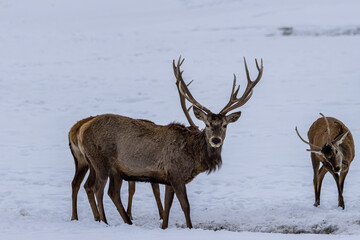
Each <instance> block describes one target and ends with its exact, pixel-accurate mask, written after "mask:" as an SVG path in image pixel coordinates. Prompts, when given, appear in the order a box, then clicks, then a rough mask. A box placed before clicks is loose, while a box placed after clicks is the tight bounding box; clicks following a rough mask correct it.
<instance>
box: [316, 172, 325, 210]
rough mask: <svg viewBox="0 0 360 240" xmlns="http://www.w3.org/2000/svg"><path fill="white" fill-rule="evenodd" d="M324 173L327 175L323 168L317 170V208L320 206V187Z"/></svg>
mask: <svg viewBox="0 0 360 240" xmlns="http://www.w3.org/2000/svg"><path fill="white" fill-rule="evenodd" d="M326 173H327V170H326V168H325V167H324V166H321V168H320V170H319V175H318V181H317V197H318V200H317V203H318V205H317V206H319V205H320V193H321V185H322V181H323V179H324V176H325V174H326ZM314 206H315V205H314ZM317 206H316V207H317Z"/></svg>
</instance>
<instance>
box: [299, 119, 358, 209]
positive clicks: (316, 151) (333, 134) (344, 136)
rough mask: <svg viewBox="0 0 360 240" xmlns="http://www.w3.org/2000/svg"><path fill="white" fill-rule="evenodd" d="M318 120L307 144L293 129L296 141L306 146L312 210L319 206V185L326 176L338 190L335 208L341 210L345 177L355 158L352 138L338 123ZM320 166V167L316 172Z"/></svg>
mask: <svg viewBox="0 0 360 240" xmlns="http://www.w3.org/2000/svg"><path fill="white" fill-rule="evenodd" d="M320 115H321V116H322V117H321V118H319V119H318V120H316V121H315V122H314V123H313V124H312V125H311V127H310V129H309V132H308V138H309V142H307V141H305V140H304V139H303V138H302V137H301V136H300V134H299V132H298V130H297V128H295V130H296V133H297V135H298V136H299V138H300V139H301V140H302V141H303V142H304V143H306V144H309V145H310V149H307V151H310V152H311V160H312V165H313V169H314V189H315V203H314V206H315V207H317V206H319V205H320V191H321V184H322V181H323V179H324V176H325V174H326V173H327V172H330V173H331V175H332V176H333V177H334V179H335V182H336V186H337V189H338V194H339V197H338V201H339V207H342V208H343V209H344V208H345V204H344V198H343V195H342V194H343V190H344V181H345V177H346V175H347V173H348V171H349V167H350V163H351V161H352V160H353V159H354V156H355V146H354V140H353V137H352V135H351V133H350V131H349V129H348V128H347V127H346V126H345V125H344V124H343V123H342V122H340V121H339V120H337V119H336V118H332V117H325V116H324V115H323V114H322V113H320ZM320 162H321V163H322V166H321V168H320V169H319V165H320Z"/></svg>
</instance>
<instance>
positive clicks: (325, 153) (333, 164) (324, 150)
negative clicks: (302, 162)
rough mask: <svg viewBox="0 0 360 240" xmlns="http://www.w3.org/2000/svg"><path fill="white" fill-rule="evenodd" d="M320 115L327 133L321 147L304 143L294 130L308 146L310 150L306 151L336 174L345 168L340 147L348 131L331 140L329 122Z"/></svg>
mask: <svg viewBox="0 0 360 240" xmlns="http://www.w3.org/2000/svg"><path fill="white" fill-rule="evenodd" d="M320 115H321V116H322V117H323V118H324V120H325V123H326V132H327V141H326V143H325V144H324V145H323V146H317V145H314V144H312V143H310V142H307V141H305V140H304V139H303V138H302V137H301V136H300V134H299V132H298V130H297V128H295V130H296V133H297V134H298V136H299V137H300V139H301V140H302V141H303V142H304V143H306V144H309V145H310V147H311V149H307V151H309V152H312V153H315V154H317V155H319V156H320V157H321V162H322V163H323V164H324V166H325V167H326V168H327V169H329V170H332V171H333V172H335V173H338V172H339V171H341V170H343V169H345V168H347V167H346V166H344V164H345V162H343V158H344V155H343V151H342V148H341V147H340V145H341V144H342V143H343V142H344V140H345V138H346V136H347V135H348V134H349V131H347V132H345V133H343V134H340V135H339V136H337V137H336V138H335V139H331V137H330V136H331V135H330V127H329V122H328V120H327V118H326V117H325V116H324V114H322V113H320Z"/></svg>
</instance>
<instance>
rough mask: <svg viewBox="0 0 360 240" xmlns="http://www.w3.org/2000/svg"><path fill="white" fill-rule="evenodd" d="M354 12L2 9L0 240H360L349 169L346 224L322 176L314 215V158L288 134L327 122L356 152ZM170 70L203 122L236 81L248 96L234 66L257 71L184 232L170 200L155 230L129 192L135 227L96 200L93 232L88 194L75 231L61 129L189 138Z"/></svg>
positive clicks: (223, 1) (343, 4) (151, 211)
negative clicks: (115, 127)
mask: <svg viewBox="0 0 360 240" xmlns="http://www.w3.org/2000/svg"><path fill="white" fill-rule="evenodd" d="M359 9H360V2H359V1H357V0H345V1H335V0H317V1H313V0H303V1H281V0H273V1H266V0H261V1H260V0H259V1H252V0H242V1H240V0H239V1H235V0H197V1H195V0H177V1H166V0H155V1H146V0H141V1H140V0H139V1H124V0H121V1H117V0H104V1H95V0H78V1H70V0H63V1H54V0H33V1H13V0H0V56H1V57H0V110H1V117H0V136H1V138H0V156H1V160H0V176H1V181H0V212H1V213H2V217H1V218H0V238H1V239H39V238H40V239H42V238H44V239H45V238H46V239H74V238H75V237H82V238H86V239H98V238H99V237H102V238H110V239H115V238H116V239H118V238H127V237H132V238H134V239H144V238H145V237H146V238H147V239H159V238H171V239H203V238H207V239H219V238H221V239H240V238H244V239H335V238H336V239H339V238H340V239H358V237H359V235H360V188H359V183H360V164H359V159H358V157H357V156H356V157H355V159H354V161H353V163H352V165H351V167H350V172H349V174H348V177H347V179H346V181H345V190H344V199H345V205H346V208H345V210H341V209H340V208H338V207H337V190H336V185H335V182H334V180H333V179H332V177H331V176H330V175H327V176H325V179H324V182H323V189H322V194H321V205H320V207H318V208H315V207H313V205H312V204H313V202H314V194H313V185H312V171H313V170H312V166H311V161H310V156H309V153H307V152H306V151H305V149H306V147H307V146H306V145H305V144H304V143H302V142H301V141H300V140H299V139H298V137H297V136H296V133H295V131H294V128H295V126H298V128H299V130H300V132H301V133H302V135H303V136H306V132H307V130H308V128H309V127H310V125H311V124H312V122H313V121H315V120H316V119H317V118H318V117H319V112H322V113H324V114H325V115H327V116H333V117H336V118H338V119H340V120H342V121H343V122H344V123H345V124H346V125H347V126H348V127H349V129H350V130H351V131H352V134H353V136H354V140H355V145H356V153H358V152H359V150H360V149H359V140H360V126H359V118H360V97H359V94H358V92H359V90H360V68H359V63H358V62H359V61H358V60H359V56H360V45H359V44H360V30H359V29H360V16H359ZM179 55H182V56H183V57H185V59H186V60H185V62H184V64H183V70H184V78H185V80H187V81H190V80H191V79H194V80H195V82H194V83H193V84H191V90H192V93H193V95H194V96H195V97H196V99H197V100H198V101H199V102H201V103H202V104H203V105H205V106H207V107H208V108H210V109H211V110H213V111H214V112H217V111H219V110H220V109H221V108H222V107H223V106H224V105H225V104H226V103H227V101H228V97H229V93H230V90H231V84H232V80H233V73H236V74H237V76H238V79H239V81H240V82H241V84H242V86H244V85H245V84H246V83H245V79H246V78H245V72H244V66H243V56H246V58H247V61H248V66H249V69H250V72H251V75H252V76H253V77H255V76H256V74H257V70H256V67H255V62H254V60H253V59H254V58H263V60H264V75H263V78H262V80H261V82H260V83H259V84H258V85H257V86H256V88H255V91H254V94H253V97H252V99H251V100H250V101H249V102H248V103H247V104H246V106H244V107H243V108H242V109H241V110H242V116H241V118H240V120H239V121H238V122H236V123H235V124H232V125H230V126H229V128H228V134H227V139H226V140H225V144H224V148H223V166H222V168H221V169H220V171H217V172H215V173H213V174H210V175H206V174H201V175H199V176H198V177H197V178H195V180H194V181H193V182H191V183H190V184H188V186H187V189H188V195H189V201H190V205H191V217H192V221H193V225H194V228H195V229H192V230H188V229H185V219H184V215H183V213H182V211H181V208H180V206H179V203H178V202H177V200H175V202H174V204H173V207H172V209H171V214H170V221H169V229H167V230H165V231H163V230H161V229H160V228H159V227H160V224H161V221H160V220H158V214H157V208H156V204H155V200H154V198H153V195H152V191H151V187H150V184H147V183H138V184H137V191H136V193H135V197H134V203H133V215H134V218H135V219H134V225H132V226H128V225H126V224H124V223H123V221H122V220H121V218H120V216H119V214H118V212H117V211H116V209H115V207H114V205H113V204H112V202H111V200H110V198H109V197H108V196H107V195H106V196H105V199H104V203H105V210H106V213H107V217H108V221H109V225H108V226H107V225H105V224H103V223H98V222H94V221H93V217H92V213H91V210H90V206H89V204H88V201H87V197H86V194H85V191H84V189H83V188H81V190H80V192H79V201H78V210H79V218H80V220H79V221H70V218H71V181H72V178H73V174H74V163H73V159H72V156H71V154H70V151H69V149H68V141H67V133H68V131H69V129H70V128H71V126H72V125H73V124H74V123H75V122H76V121H78V120H80V119H82V118H85V117H87V116H90V115H97V114H102V113H117V114H121V115H126V116H130V117H133V118H145V119H149V120H152V121H154V122H156V123H158V124H167V123H170V122H172V121H178V122H183V123H186V119H185V117H184V116H183V113H182V111H181V108H180V104H179V100H178V93H177V90H176V86H175V84H174V83H175V78H174V76H173V73H172V66H171V61H172V59H174V58H175V59H177V58H178V57H179ZM198 124H199V125H200V124H201V123H198ZM161 191H162V193H163V192H164V188H163V187H162V188H161ZM122 198H123V202H124V204H126V203H127V185H126V184H124V185H123V189H122ZM283 233H288V234H283ZM296 233H306V234H301V235H298V234H296ZM318 233H320V234H322V235H318ZM326 233H330V235H325V234H326ZM315 234H316V235H315Z"/></svg>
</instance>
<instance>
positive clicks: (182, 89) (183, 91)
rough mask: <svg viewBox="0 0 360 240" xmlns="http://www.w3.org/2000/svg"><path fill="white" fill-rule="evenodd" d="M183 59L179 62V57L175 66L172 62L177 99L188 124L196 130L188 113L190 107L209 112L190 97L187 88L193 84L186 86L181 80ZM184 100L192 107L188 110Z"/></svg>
mask: <svg viewBox="0 0 360 240" xmlns="http://www.w3.org/2000/svg"><path fill="white" fill-rule="evenodd" d="M184 60H185V59H182V60H181V56H180V57H179V60H178V62H177V65H175V60H173V70H174V75H175V77H176V86H177V89H178V92H179V97H180V103H181V107H182V109H183V111H184V114H185V116H186V118H187V120H188V122H189V123H190V125H191V126H193V127H196V128H198V127H197V126H196V125H195V123H194V122H193V121H192V119H191V117H190V114H189V111H190V109H191V107H192V106H196V107H198V108H200V109H201V110H203V111H204V112H206V113H210V110H209V109H207V108H206V107H204V106H203V105H201V104H200V103H198V102H197V101H196V100H195V98H194V97H193V96H192V94H191V92H190V90H189V89H188V86H189V85H190V84H191V83H192V82H193V81H191V82H190V83H188V84H186V83H185V81H184V80H183V78H182V73H183V71H180V66H181V65H182V64H183V62H184ZM185 99H186V100H188V101H189V102H190V103H191V104H192V106H190V107H189V108H187V107H186V101H185Z"/></svg>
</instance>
